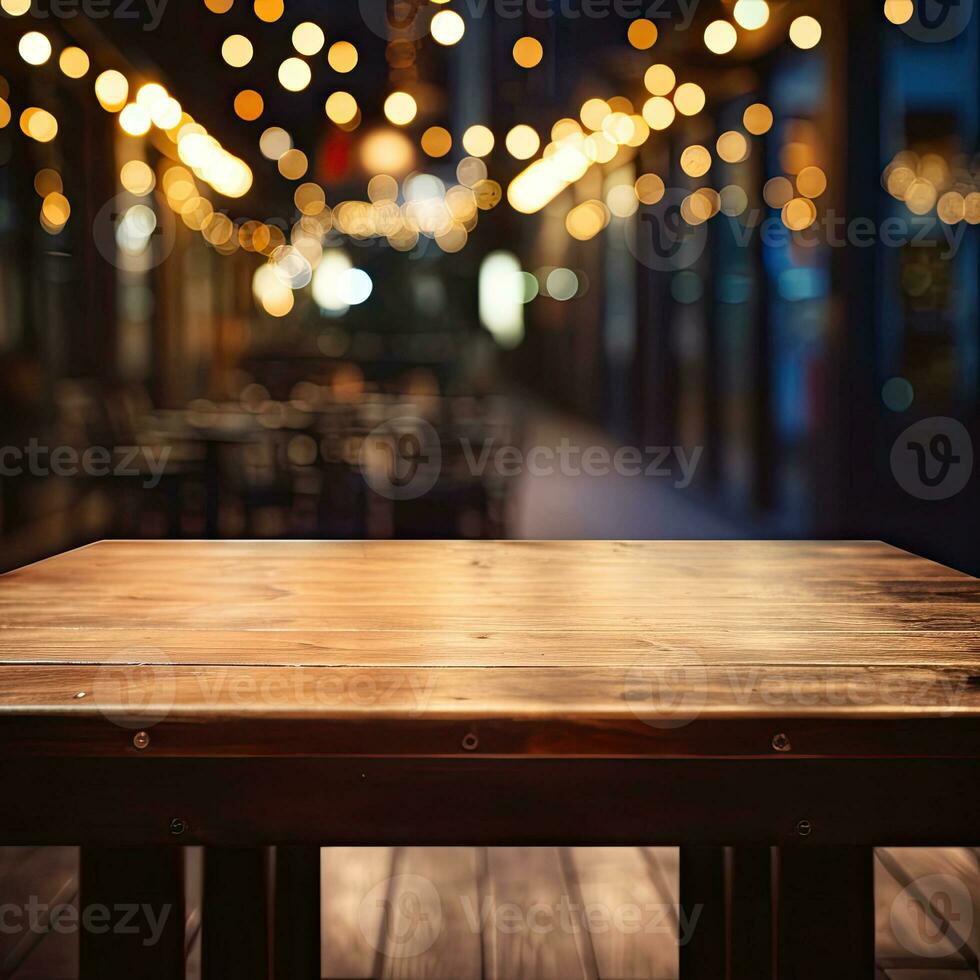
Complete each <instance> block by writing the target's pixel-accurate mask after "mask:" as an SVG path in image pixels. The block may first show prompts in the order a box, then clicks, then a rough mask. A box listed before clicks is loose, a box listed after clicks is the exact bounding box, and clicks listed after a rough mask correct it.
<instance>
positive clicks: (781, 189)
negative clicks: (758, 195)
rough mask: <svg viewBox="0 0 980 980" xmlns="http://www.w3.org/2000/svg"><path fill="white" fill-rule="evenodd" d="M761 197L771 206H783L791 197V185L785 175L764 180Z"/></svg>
mask: <svg viewBox="0 0 980 980" xmlns="http://www.w3.org/2000/svg"><path fill="white" fill-rule="evenodd" d="M762 197H763V200H764V201H765V202H766V204H768V205H769V207H771V208H783V207H785V206H786V205H787V204H788V203H789V202H790V201H791V200H792V199H793V185H792V184H791V183H790V182H789V181H788V180H787V179H786V178H785V177H773V178H772V180H767V181H766V186H765V187H764V188H763V189H762Z"/></svg>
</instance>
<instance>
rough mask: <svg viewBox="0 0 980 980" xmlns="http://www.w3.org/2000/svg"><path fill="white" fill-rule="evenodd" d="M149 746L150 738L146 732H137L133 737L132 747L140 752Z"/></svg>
mask: <svg viewBox="0 0 980 980" xmlns="http://www.w3.org/2000/svg"><path fill="white" fill-rule="evenodd" d="M149 744H150V736H149V735H148V734H147V733H146V732H137V733H136V734H135V735H134V736H133V745H134V746H135V747H136V748H138V749H139V750H140V751H142V750H143V749H145V748H147V746H149Z"/></svg>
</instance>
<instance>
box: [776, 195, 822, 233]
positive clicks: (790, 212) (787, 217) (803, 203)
mask: <svg viewBox="0 0 980 980" xmlns="http://www.w3.org/2000/svg"><path fill="white" fill-rule="evenodd" d="M816 220H817V209H816V207H815V206H814V204H813V202H812V201H809V200H807V199H806V198H805V197H794V198H793V199H792V200H790V201H787V202H786V204H784V205H783V224H784V225H786V227H787V228H789V230H790V231H803V230H804V229H806V228H809V227H810V225H812V224H813V222H814V221H816Z"/></svg>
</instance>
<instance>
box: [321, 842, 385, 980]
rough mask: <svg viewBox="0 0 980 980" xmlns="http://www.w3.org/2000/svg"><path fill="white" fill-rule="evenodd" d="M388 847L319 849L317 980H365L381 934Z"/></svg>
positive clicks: (370, 971)
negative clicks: (319, 977) (336, 979)
mask: <svg viewBox="0 0 980 980" xmlns="http://www.w3.org/2000/svg"><path fill="white" fill-rule="evenodd" d="M394 857H395V850H394V848H391V847H324V848H323V849H322V850H321V852H320V893H321V896H322V899H321V903H320V975H321V976H322V977H330V978H333V977H338V978H339V977H343V978H344V980H370V978H371V977H373V976H374V975H375V972H374V971H375V964H376V961H377V959H378V955H379V950H380V949H382V948H383V946H382V945H381V937H382V935H383V932H382V930H383V928H384V915H385V905H386V902H387V899H388V884H387V883H388V882H389V881H390V879H391V876H392V874H393V873H394V870H393V861H394Z"/></svg>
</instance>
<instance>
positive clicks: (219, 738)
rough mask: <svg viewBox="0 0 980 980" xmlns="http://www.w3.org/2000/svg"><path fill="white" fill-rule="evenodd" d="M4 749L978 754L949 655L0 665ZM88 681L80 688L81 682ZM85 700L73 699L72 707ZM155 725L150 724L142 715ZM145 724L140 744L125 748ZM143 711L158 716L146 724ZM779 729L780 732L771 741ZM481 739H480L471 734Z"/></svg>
mask: <svg viewBox="0 0 980 980" xmlns="http://www.w3.org/2000/svg"><path fill="white" fill-rule="evenodd" d="M0 675H2V677H3V679H4V680H5V681H6V682H7V683H6V687H5V690H4V691H3V693H0V703H4V704H5V709H4V710H3V711H0V754H2V755H6V756H8V757H13V756H15V755H31V756H43V755H60V754H63V753H64V751H65V745H66V744H67V745H70V746H71V751H72V753H73V754H75V755H99V756H120V757H129V758H134V759H135V758H141V759H147V758H158V757H166V756H193V755H201V756H215V755H255V756H264V755H324V754H328V755H329V754H336V755H343V754H350V755H386V754H398V753H400V754H404V755H464V756H465V755H471V754H473V752H479V753H480V754H494V755H551V756H555V755H565V756H591V755H599V756H614V755H618V756H662V757H674V758H694V757H719V756H720V757H749V758H754V757H766V756H769V757H772V756H776V755H779V756H784V755H785V756H788V755H796V756H809V757H821V756H822V757H827V756H839V757H861V756H878V757H886V756H891V757H904V756H932V757H937V758H939V757H944V756H953V757H976V756H978V755H980V726H978V725H977V724H976V719H977V718H978V717H980V683H977V682H975V680H974V678H975V677H976V676H978V675H975V674H972V673H969V672H964V671H960V670H955V671H954V670H950V671H935V670H931V669H929V668H921V669H916V668H907V669H902V670H885V671H874V670H839V669H837V670H834V671H832V672H830V673H829V674H826V675H822V672H820V671H816V670H812V669H805V670H788V669H787V670H779V671H754V670H753V671H720V672H717V673H716V672H714V671H701V670H693V669H691V670H688V669H682V670H680V671H676V670H671V671H667V672H666V673H665V672H661V671H656V670H652V671H648V670H631V671H628V672H626V671H624V672H617V671H608V672H605V671H584V672H583V671H574V670H562V669H561V668H555V669H552V670H547V669H536V670H530V669H528V670H526V671H524V670H519V671H515V670H499V671H482V672H481V671H463V670H456V669H453V670H445V671H443V670H437V671H431V672H420V671H412V670H394V671H386V670H383V669H381V668H376V669H371V670H360V669H356V668H285V667H282V668H236V669H235V670H234V672H231V671H229V670H228V669H222V668H187V667H184V668H167V669H165V670H161V669H159V668H156V667H152V666H149V667H145V668H139V669H135V670H134V671H133V673H132V674H130V675H129V677H128V680H127V682H126V683H125V684H124V685H116V684H113V685H110V686H109V687H108V688H104V687H101V686H100V685H101V682H102V677H101V674H100V669H99V668H97V667H91V666H88V667H74V668H64V667H16V668H15V667H6V668H0ZM80 684H81V685H84V687H82V690H85V689H86V688H89V689H90V690H92V692H93V693H92V696H91V697H89V696H86V698H85V699H82V700H81V702H79V700H78V699H76V697H75V694H77V693H78V688H79V685H80ZM79 703H80V704H81V705H82V706H81V707H76V705H78V704H79ZM154 723H155V724H154ZM141 725H142V726H147V730H148V731H149V734H150V741H149V744H148V745H147V746H146V747H144V749H142V750H137V749H136V748H135V746H134V740H133V739H134V732H135V729H136V728H138V727H140V726H141ZM151 725H152V727H150V726H151ZM776 735H786V736H787V739H786V740H780V742H779V744H780V745H782V746H783V748H784V749H785V750H786V751H782V750H777V749H776V748H775V746H774V738H775V736H776ZM473 737H476V743H474V742H473Z"/></svg>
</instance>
